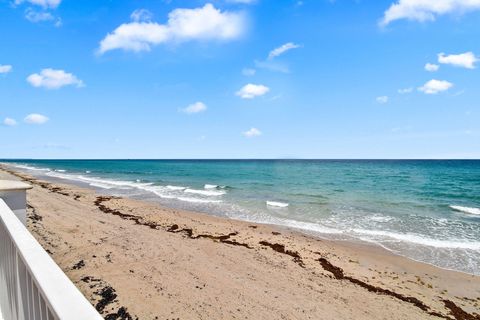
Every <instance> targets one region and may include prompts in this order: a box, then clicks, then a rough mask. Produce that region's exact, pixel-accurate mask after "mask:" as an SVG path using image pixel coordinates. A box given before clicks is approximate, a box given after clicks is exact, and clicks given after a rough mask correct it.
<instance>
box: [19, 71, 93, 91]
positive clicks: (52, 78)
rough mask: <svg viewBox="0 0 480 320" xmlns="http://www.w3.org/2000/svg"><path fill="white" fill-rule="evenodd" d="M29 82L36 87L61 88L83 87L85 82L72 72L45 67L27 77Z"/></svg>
mask: <svg viewBox="0 0 480 320" xmlns="http://www.w3.org/2000/svg"><path fill="white" fill-rule="evenodd" d="M27 81H28V83H30V84H31V85H32V86H34V87H36V88H40V87H43V88H46V89H59V88H61V87H64V86H69V85H73V86H76V87H83V86H84V83H83V81H82V80H80V79H78V78H77V77H76V76H75V75H73V74H72V73H67V72H65V71H63V70H55V69H50V68H47V69H43V70H42V71H40V73H33V74H31V75H29V76H28V78H27Z"/></svg>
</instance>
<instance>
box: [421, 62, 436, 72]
mask: <svg viewBox="0 0 480 320" xmlns="http://www.w3.org/2000/svg"><path fill="white" fill-rule="evenodd" d="M439 68H440V66H439V65H438V64H433V63H427V64H425V70H427V71H429V72H435V71H438V69H439Z"/></svg>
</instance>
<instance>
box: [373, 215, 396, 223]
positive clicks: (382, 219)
mask: <svg viewBox="0 0 480 320" xmlns="http://www.w3.org/2000/svg"><path fill="white" fill-rule="evenodd" d="M368 219H370V220H372V221H376V222H388V221H391V220H392V219H393V218H392V217H386V216H371V217H368Z"/></svg>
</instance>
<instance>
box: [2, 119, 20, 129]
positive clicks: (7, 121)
mask: <svg viewBox="0 0 480 320" xmlns="http://www.w3.org/2000/svg"><path fill="white" fill-rule="evenodd" d="M3 124H4V125H6V126H9V127H13V126H16V125H17V121H15V119H12V118H5V119H4V120H3Z"/></svg>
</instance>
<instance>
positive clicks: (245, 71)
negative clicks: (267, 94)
mask: <svg viewBox="0 0 480 320" xmlns="http://www.w3.org/2000/svg"><path fill="white" fill-rule="evenodd" d="M255 73H257V70H255V69H253V68H244V69H243V70H242V74H243V75H244V76H246V77H251V76H254V75H255Z"/></svg>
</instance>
